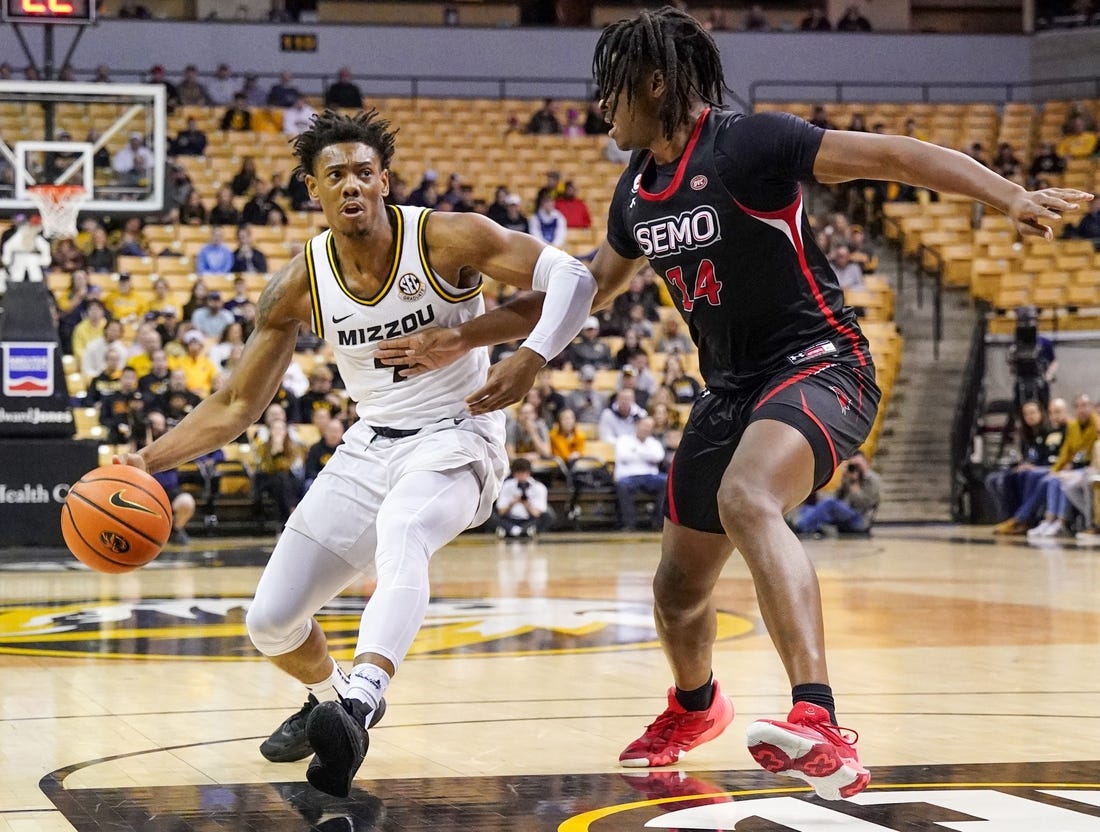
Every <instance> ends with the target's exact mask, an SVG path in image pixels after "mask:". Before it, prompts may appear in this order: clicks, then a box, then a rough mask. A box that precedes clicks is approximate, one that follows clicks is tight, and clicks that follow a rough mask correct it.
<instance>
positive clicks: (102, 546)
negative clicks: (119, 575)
mask: <svg viewBox="0 0 1100 832" xmlns="http://www.w3.org/2000/svg"><path fill="white" fill-rule="evenodd" d="M61 533H62V535H63V536H64V537H65V543H66V544H68V546H69V551H70V552H72V553H73V554H74V555H76V556H77V558H78V559H80V560H81V561H83V562H84V563H86V564H87V565H88V566H90V567H92V569H96V570H98V571H100V572H129V571H130V570H132V569H137V568H138V567H139V566H144V565H145V564H147V563H148V562H149V561H151V560H152V559H153V558H155V557H156V556H157V555H159V554H160V550H161V549H162V548H163V546H164V544H165V543H166V542H167V541H168V536H169V535H170V534H171V533H172V506H171V504H170V503H169V502H168V495H167V494H165V493H164V489H163V488H161V485H160V483H159V482H157V481H156V480H155V479H153V477H152V476H151V475H149V474H147V473H145V472H144V471H142V470H140V469H138V468H134V467H133V466H132V465H104V466H102V467H100V468H96V469H95V470H94V471H89V472H88V473H87V474H85V475H84V476H83V477H81V478H80V482H78V483H76V484H75V485H74V486H73V487H72V489H71V490H70V491H69V496H68V497H66V498H65V504H64V505H63V506H62V507H61Z"/></svg>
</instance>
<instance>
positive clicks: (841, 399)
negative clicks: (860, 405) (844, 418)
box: [829, 384, 852, 413]
mask: <svg viewBox="0 0 1100 832" xmlns="http://www.w3.org/2000/svg"><path fill="white" fill-rule="evenodd" d="M829 389H830V390H832V391H833V392H834V393H836V400H837V402H838V403H839V404H840V412H841V413H847V412H848V411H849V410H851V409H852V400H851V399H849V398H848V394H847V393H845V392H844V391H843V390H841V389H840V388H839V387H837V386H836V385H834V384H830V385H829Z"/></svg>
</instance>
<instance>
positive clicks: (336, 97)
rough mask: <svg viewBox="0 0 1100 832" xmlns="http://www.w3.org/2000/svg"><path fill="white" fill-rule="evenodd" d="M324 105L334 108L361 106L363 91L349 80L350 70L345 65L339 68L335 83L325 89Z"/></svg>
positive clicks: (350, 108)
mask: <svg viewBox="0 0 1100 832" xmlns="http://www.w3.org/2000/svg"><path fill="white" fill-rule="evenodd" d="M325 106H326V107H331V108H333V109H336V110H339V109H345V110H361V109H362V108H363V93H362V92H360V91H359V87H357V86H356V85H355V83H354V82H353V81H352V80H351V70H350V69H348V68H347V67H346V66H345V67H341V68H340V73H339V75H338V76H337V81H336V83H334V84H333V85H332V86H331V87H329V88H328V89H327V90H325Z"/></svg>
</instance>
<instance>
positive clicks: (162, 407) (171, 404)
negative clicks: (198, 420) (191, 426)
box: [153, 367, 202, 427]
mask: <svg viewBox="0 0 1100 832" xmlns="http://www.w3.org/2000/svg"><path fill="white" fill-rule="evenodd" d="M201 401H202V398H201V397H200V396H199V395H198V393H196V392H195V391H194V390H192V389H191V388H189V387H188V386H187V371H186V370H184V369H183V368H182V367H176V368H173V369H172V371H171V372H170V373H169V375H168V389H167V390H165V391H164V393H163V394H162V395H161V397H160V399H158V400H157V401H156V402H155V403H154V404H153V408H154V409H155V410H159V411H161V412H162V413H164V415H165V417H167V419H168V425H169V427H174V426H175V425H176V424H178V423H179V420H180V419H182V418H183V417H184V416H186V415H187V414H188V413H190V412H191V411H192V410H194V409H195V408H196V407H198V406H199V402H201Z"/></svg>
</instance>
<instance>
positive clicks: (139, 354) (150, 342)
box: [126, 320, 162, 378]
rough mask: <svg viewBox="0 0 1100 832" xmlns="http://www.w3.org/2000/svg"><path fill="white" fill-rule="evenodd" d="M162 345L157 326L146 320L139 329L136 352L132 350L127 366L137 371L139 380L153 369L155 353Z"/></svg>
mask: <svg viewBox="0 0 1100 832" xmlns="http://www.w3.org/2000/svg"><path fill="white" fill-rule="evenodd" d="M161 345H162V344H161V340H160V333H159V332H157V327H156V324H154V323H153V322H152V321H148V320H146V321H145V322H144V323H143V324H142V325H141V326H139V327H138V331H137V338H136V345H135V346H136V350H133V349H132V350H131V353H130V358H129V360H128V361H127V362H126V366H127V367H133V368H134V369H135V370H137V374H138V378H141V376H143V375H145V374H146V373H148V372H149V370H150V369H152V367H153V353H154V352H156V351H157V350H159V349H160V348H161Z"/></svg>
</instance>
